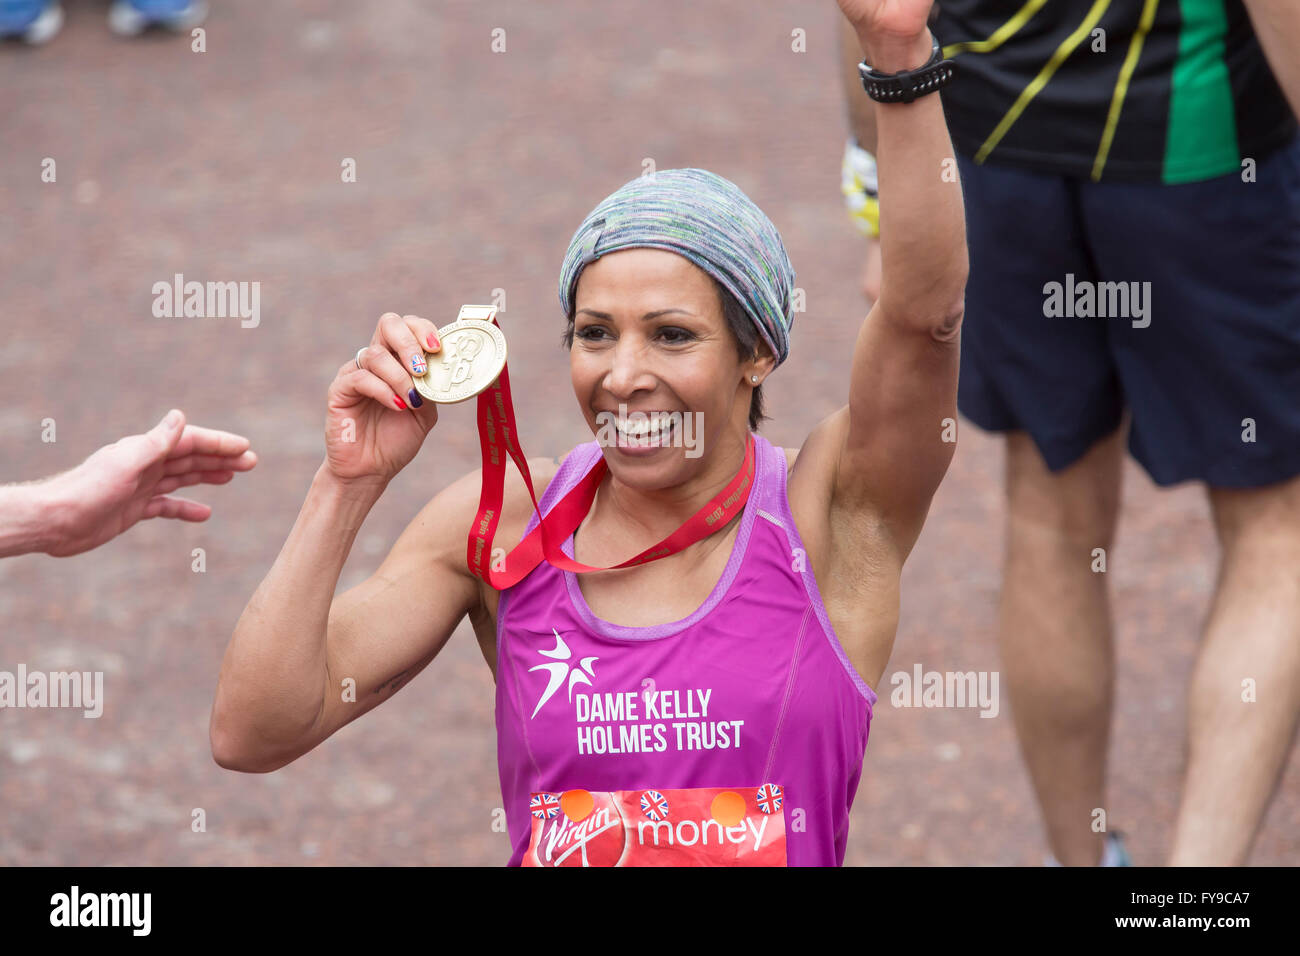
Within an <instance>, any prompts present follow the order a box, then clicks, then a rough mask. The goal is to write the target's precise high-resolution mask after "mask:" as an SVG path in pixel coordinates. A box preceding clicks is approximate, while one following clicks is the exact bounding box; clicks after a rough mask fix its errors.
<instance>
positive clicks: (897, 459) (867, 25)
mask: <svg viewBox="0 0 1300 956" xmlns="http://www.w3.org/2000/svg"><path fill="white" fill-rule="evenodd" d="M838 2H839V5H840V9H841V10H842V11H843V13H844V15H845V16H846V18H847V19H848V21H849V22H850V24H851V25H852V26H853V29H854V31H855V32H856V34H857V36H858V41H859V43H860V45H861V46H862V48H863V51H864V54H865V56H866V61H867V63H868V64H869V65H870V66H871V67H872V68H873V69H874V70H875V71H877V72H881V73H895V72H899V71H902V70H913V69H917V68H919V67H920V66H922V65H923V64H924V63H925V62H926V61H927V60H928V59H929V57H930V54H931V48H932V46H931V44H932V38H931V35H930V32H929V30H928V29H927V28H926V18H927V16H928V14H929V10H930V6H931V3H930V0H838ZM860 95H862V96H863V97H866V96H867V94H866V92H865V91H863V92H862V93H861V94H860ZM940 95H941V94H940V93H930V94H928V95H923V96H920V97H918V98H917V99H915V100H914V101H913V102H911V103H875V104H874V110H875V120H876V137H877V139H876V162H877V173H878V176H879V190H880V244H881V263H882V272H881V289H880V297H879V299H878V300H877V301H876V303H875V305H874V306H873V307H872V309H871V312H870V313H869V314H868V315H867V318H866V320H865V322H864V323H863V326H862V329H861V331H860V332H859V334H858V340H857V344H856V345H855V347H854V353H853V363H852V377H851V381H850V384H849V406H848V407H849V414H848V416H847V423H846V426H845V428H844V434H843V438H842V444H841V452H840V455H839V464H838V466H837V469H836V482H835V494H836V498H837V500H838V502H839V503H840V504H842V505H843V504H846V503H847V504H849V505H850V506H855V507H861V508H866V509H870V510H872V511H873V512H875V513H876V514H877V515H878V516H879V517H880V518H881V520H882V521H883V523H884V525H885V527H887V528H888V529H889V531H890V534H891V536H892V537H893V539H894V542H895V544H896V546H897V547H898V548H899V550H900V557H906V554H907V553H908V552H909V551H910V550H911V547H912V545H913V544H914V543H915V540H916V536H917V535H918V534H919V533H920V530H921V525H922V523H923V522H924V521H925V515H926V512H927V511H928V509H929V504H930V499H931V497H933V495H934V491H935V489H936V488H938V486H939V482H940V480H942V478H943V475H944V473H945V472H946V471H947V468H948V463H949V462H950V461H951V460H952V454H953V450H954V448H955V439H956V418H957V370H958V354H959V353H958V349H959V340H960V336H959V330H960V326H961V316H962V311H963V298H964V295H965V287H966V276H967V273H968V260H967V251H966V224H965V216H964V214H963V209H962V195H961V183H960V180H959V178H958V175H957V164H956V158H955V154H954V152H953V148H952V141H951V139H950V138H949V136H948V127H947V124H946V123H945V121H944V115H943V107H942V105H941V103H940V101H939V96H940Z"/></svg>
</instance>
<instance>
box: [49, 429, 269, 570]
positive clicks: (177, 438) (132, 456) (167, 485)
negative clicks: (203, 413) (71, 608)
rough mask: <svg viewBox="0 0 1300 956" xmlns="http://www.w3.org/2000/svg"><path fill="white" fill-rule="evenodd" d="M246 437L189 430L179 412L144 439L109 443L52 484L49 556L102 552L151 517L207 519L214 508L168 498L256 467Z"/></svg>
mask: <svg viewBox="0 0 1300 956" xmlns="http://www.w3.org/2000/svg"><path fill="white" fill-rule="evenodd" d="M248 445H249V442H248V439H247V438H245V437H243V436H242V435H233V434H231V433H230V432H223V431H214V430H212V429H208V428H200V427H198V426H196V425H186V424H185V415H184V413H183V412H181V411H180V410H178V409H173V410H172V411H170V412H168V413H167V416H166V417H165V418H163V420H162V421H160V422H159V423H158V424H157V425H155V426H154V427H153V428H152V429H150V430H149V431H148V432H146V433H145V434H143V435H129V436H127V437H126V438H122V439H120V440H118V441H116V442H114V443H113V444H111V445H105V446H104V447H103V448H101V449H99V450H98V451H97V452H95V453H94V454H93V455H91V456H90V457H89V458H87V459H86V460H85V461H84V462H82V463H81V464H80V465H78V466H77V467H76V468H73V469H72V470H71V471H67V472H64V473H63V474H61V475H57V476H55V477H54V478H52V479H50V489H49V491H50V496H51V498H52V500H53V501H54V502H55V505H56V507H55V511H54V520H55V523H56V524H57V526H58V533H57V534H56V536H55V537H56V541H55V544H54V545H53V546H52V547H50V548H49V549H48V553H49V554H52V555H54V556H55V557H67V556H68V555H72V554H80V553H81V552H83V551H89V550H90V549H91V548H97V547H99V546H100V545H101V544H103V543H104V542H106V541H109V540H111V539H112V538H115V537H116V536H117V535H119V534H121V533H122V532H123V531H125V530H126V529H127V528H129V527H131V525H133V524H135V523H136V522H137V521H141V520H143V519H145V518H159V517H161V518H179V519H181V520H182V521H206V520H207V518H208V516H209V515H211V514H212V508H211V507H210V506H209V505H205V504H200V503H199V502H197V501H190V500H189V499H188V498H180V497H173V496H171V495H170V494H169V492H172V491H174V490H176V489H177V488H182V487H185V486H186V485H197V484H199V483H200V482H203V483H205V484H213V485H224V484H225V483H226V482H228V481H230V480H231V479H232V478H233V477H234V476H235V472H237V471H248V470H249V469H251V468H252V467H253V466H254V465H256V464H257V455H256V454H254V453H253V452H252V451H249V450H248Z"/></svg>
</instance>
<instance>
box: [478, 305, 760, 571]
mask: <svg viewBox="0 0 1300 956" xmlns="http://www.w3.org/2000/svg"><path fill="white" fill-rule="evenodd" d="M492 322H493V324H496V318H495V317H493V319H492ZM478 434H479V447H480V448H481V450H482V453H483V486H482V491H481V492H480V493H479V505H478V516H477V517H476V518H475V519H474V524H473V526H472V527H471V528H470V533H469V542H468V548H467V552H466V558H467V560H468V563H469V569H470V571H472V572H473V573H474V574H475V575H476V576H477V577H479V578H481V579H483V581H485V582H486V583H487V584H488V585H489V586H490V587H492V588H495V589H496V590H498V591H502V590H505V589H506V588H508V587H510V586H511V585H514V584H517V583H518V582H519V581H521V580H523V579H524V578H525V577H526V576H527V575H528V574H529V572H531V571H532V570H533V568H535V567H537V565H538V564H540V563H541V562H542V561H543V560H546V561H547V562H549V563H550V564H552V565H554V566H555V567H557V568H560V569H561V570H564V571H573V572H575V573H578V574H583V573H586V572H589V571H609V570H612V569H613V568H630V567H635V566H636V565H639V564H646V563H648V562H650V561H655V560H658V559H659V558H662V557H666V556H667V555H670V554H676V553H677V552H678V551H681V550H682V549H684V548H687V547H689V546H690V545H692V544H694V543H695V542H696V541H700V540H701V539H703V538H707V537H708V536H709V535H711V534H712V533H713V532H715V531H717V530H718V529H719V528H722V527H725V526H726V524H727V523H728V522H729V521H730V520H731V519H732V518H733V517H735V515H736V514H737V513H738V512H740V511H742V510H744V507H745V502H747V501H748V500H749V494H750V492H751V491H752V490H753V487H754V436H753V435H750V436H749V439H748V441H747V443H746V445H745V463H744V464H743V465H742V466H741V469H740V471H738V472H737V473H736V477H735V478H733V479H731V481H730V482H729V483H728V485H727V487H725V488H723V489H722V491H721V492H719V493H718V495H717V496H716V497H714V498H713V499H712V500H710V501H709V502H708V504H706V505H705V506H704V507H703V508H701V509H700V510H699V511H697V512H696V513H695V514H694V515H693V516H692V517H691V518H690V519H689V520H687V521H686V523H685V524H683V525H682V526H681V527H680V528H678V529H677V530H676V531H674V532H673V533H672V534H670V535H669V536H668V537H666V538H664V539H663V540H662V541H660V542H659V543H658V544H654V545H651V546H650V547H648V548H646V549H645V550H644V551H642V552H641V553H640V554H638V555H636V556H635V557H632V558H629V559H628V560H626V561H624V562H623V563H622V564H615V565H612V567H610V568H600V567H592V566H591V565H588V564H582V563H581V562H579V561H575V560H574V559H572V558H570V557H569V556H568V555H567V554H565V553H564V551H563V550H562V547H561V545H562V543H563V542H564V541H567V540H568V538H569V535H570V534H572V533H573V532H574V531H576V530H577V528H578V525H580V524H581V523H582V519H583V518H584V517H585V516H586V515H587V512H588V511H590V510H591V503H592V501H594V500H595V497H596V489H597V488H598V487H599V486H600V483H601V481H602V480H603V479H604V477H605V472H606V471H607V470H608V465H607V464H606V463H605V458H604V456H603V455H602V456H601V458H600V460H599V461H597V462H596V464H595V465H593V466H592V468H591V470H590V471H589V472H587V474H586V475H585V476H584V477H583V478H582V480H581V481H579V482H578V483H577V484H576V485H574V486H573V488H571V489H570V490H569V492H568V494H566V495H565V496H564V497H563V498H562V499H561V500H560V501H559V502H558V503H556V505H555V506H554V507H553V508H552V509H551V511H550V512H549V513H548V514H547V515H545V516H544V515H543V514H542V509H541V506H540V505H539V504H538V503H537V494H536V492H535V491H534V490H533V478H532V475H530V474H529V473H528V460H527V459H526V458H525V457H524V454H523V452H522V451H521V450H520V448H519V442H518V439H517V437H516V426H515V407H514V402H513V401H511V398H510V373H509V369H508V367H503V368H502V369H501V374H500V375H499V376H498V377H497V380H496V381H495V382H493V383H492V385H491V386H489V387H488V388H487V389H485V390H484V391H482V392H480V393H479V396H478ZM503 446H504V450H505V451H506V452H507V453H509V455H510V457H511V458H513V459H514V461H515V464H516V465H517V466H518V468H519V473H520V474H521V475H522V476H523V479H524V484H525V485H526V486H527V487H528V494H529V497H531V498H532V499H533V511H535V512H536V513H537V526H536V527H535V528H533V530H532V531H531V532H530V533H529V534H528V535H527V536H526V537H525V538H524V540H523V541H521V542H519V544H518V545H517V546H516V547H515V549H514V550H513V551H511V552H510V553H509V554H508V555H507V556H506V560H505V568H504V569H503V570H501V571H496V570H493V569H492V567H491V561H492V539H493V538H494V537H495V535H496V530H497V523H498V522H499V521H500V518H501V504H502V501H503V500H504V497H505V483H506V460H505V455H504V454H502V450H503Z"/></svg>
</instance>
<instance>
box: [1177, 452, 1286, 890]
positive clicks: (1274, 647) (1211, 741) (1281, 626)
mask: <svg viewBox="0 0 1300 956" xmlns="http://www.w3.org/2000/svg"><path fill="white" fill-rule="evenodd" d="M1210 505H1211V508H1212V510H1213V512H1214V519H1215V525H1216V528H1217V530H1218V533H1219V543H1220V546H1221V547H1222V555H1221V558H1220V565H1219V582H1218V588H1217V589H1216V592H1215V596H1214V603H1213V606H1212V607H1211V609H1210V614H1209V619H1208V620H1207V622H1206V627H1205V635H1204V638H1203V640H1202V643H1201V649H1200V653H1199V655H1198V657H1197V659H1196V667H1195V669H1194V671H1193V673H1192V681H1191V688H1190V691H1189V694H1188V702H1187V714H1188V761H1187V775H1186V779H1185V782H1184V789H1183V799H1182V805H1181V807H1180V808H1179V813H1178V824H1177V827H1176V829H1175V832H1174V844H1173V851H1172V854H1171V857H1170V863H1171V864H1172V865H1174V866H1185V865H1197V866H1240V865H1242V864H1244V863H1245V862H1246V859H1247V857H1249V855H1250V848H1251V845H1252V844H1253V843H1254V841H1255V835H1256V833H1257V832H1258V830H1259V826H1260V823H1261V822H1262V821H1263V817H1264V812H1265V810H1266V809H1267V808H1268V804H1269V801H1270V799H1271V798H1272V795H1273V792H1274V790H1275V789H1276V788H1277V784H1278V781H1279V780H1280V779H1281V776H1282V771H1283V769H1284V768H1285V767H1286V760H1287V755H1288V754H1289V753H1290V751H1291V743H1292V740H1293V738H1294V736H1295V730H1296V719H1297V715H1298V714H1300V478H1294V479H1292V480H1290V481H1287V482H1283V483H1281V484H1277V485H1270V486H1268V487H1265V488H1255V489H1249V490H1236V489H1231V490H1230V489H1223V488H1212V489H1210ZM1247 679H1249V680H1252V681H1254V696H1255V699H1254V701H1250V702H1247V701H1245V700H1243V699H1242V698H1243V695H1244V693H1245V687H1244V686H1243V681H1246V680H1247Z"/></svg>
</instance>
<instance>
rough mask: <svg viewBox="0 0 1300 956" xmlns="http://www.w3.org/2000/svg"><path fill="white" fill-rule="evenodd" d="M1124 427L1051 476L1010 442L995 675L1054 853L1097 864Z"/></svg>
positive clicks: (1017, 439) (1020, 436) (1022, 445)
mask: <svg viewBox="0 0 1300 956" xmlns="http://www.w3.org/2000/svg"><path fill="white" fill-rule="evenodd" d="M1123 435H1124V429H1123V428H1120V429H1117V430H1116V431H1115V433H1114V434H1112V435H1111V436H1109V437H1107V438H1105V439H1102V440H1101V441H1100V442H1098V443H1097V444H1095V445H1094V446H1093V447H1092V448H1091V449H1089V450H1088V452H1087V453H1086V454H1085V455H1084V456H1083V457H1082V458H1081V459H1080V460H1079V461H1077V462H1075V463H1074V464H1073V465H1071V466H1070V467H1069V468H1066V469H1064V470H1062V471H1060V472H1057V473H1052V472H1051V471H1049V470H1048V468H1047V465H1046V464H1045V463H1044V462H1043V459H1042V456H1041V455H1040V454H1039V452H1038V449H1037V447H1036V446H1035V445H1034V443H1033V440H1032V439H1031V438H1030V437H1029V436H1028V435H1027V434H1026V433H1025V432H1011V433H1009V434H1008V436H1007V446H1006V447H1007V497H1008V527H1007V551H1006V558H1005V562H1004V567H1003V579H1002V600H1001V609H1000V618H1001V620H1000V640H1001V648H1002V663H1001V666H1002V669H1003V673H1004V675H1005V677H1006V680H1007V686H1008V688H1009V696H1010V702H1011V712H1012V716H1013V718H1014V720H1015V726H1016V733H1017V736H1018V737H1019V740H1020V748H1021V752H1022V754H1023V755H1024V758H1025V763H1026V765H1027V766H1028V769H1029V775H1030V778H1031V780H1032V782H1033V785H1034V790H1035V792H1036V794H1037V796H1038V803H1039V807H1040V808H1041V810H1042V813H1043V821H1044V824H1045V826H1046V829H1047V838H1048V843H1049V845H1050V846H1051V849H1052V853H1053V854H1054V855H1055V856H1056V858H1057V859H1058V860H1059V861H1060V862H1061V863H1063V864H1065V865H1066V866H1094V865H1096V864H1097V863H1098V862H1099V860H1100V859H1101V853H1102V840H1103V837H1102V834H1101V833H1097V832H1093V829H1092V823H1093V811H1094V810H1095V809H1096V808H1098V807H1101V808H1103V809H1104V808H1105V806H1106V803H1105V799H1104V794H1105V776H1106V748H1107V744H1108V742H1109V738H1110V719H1111V705H1112V700H1113V695H1114V681H1115V661H1114V647H1113V643H1112V638H1111V621H1110V603H1109V597H1108V594H1107V580H1106V579H1107V574H1105V573H1099V572H1094V571H1093V570H1092V566H1093V561H1094V558H1093V549H1094V548H1105V549H1106V552H1107V556H1108V560H1109V554H1110V549H1111V543H1112V541H1113V539H1114V533H1115V523H1116V518H1117V516H1118V512H1119V500H1120V474H1121V471H1120V468H1121V465H1122V464H1123V458H1124V444H1123Z"/></svg>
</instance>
